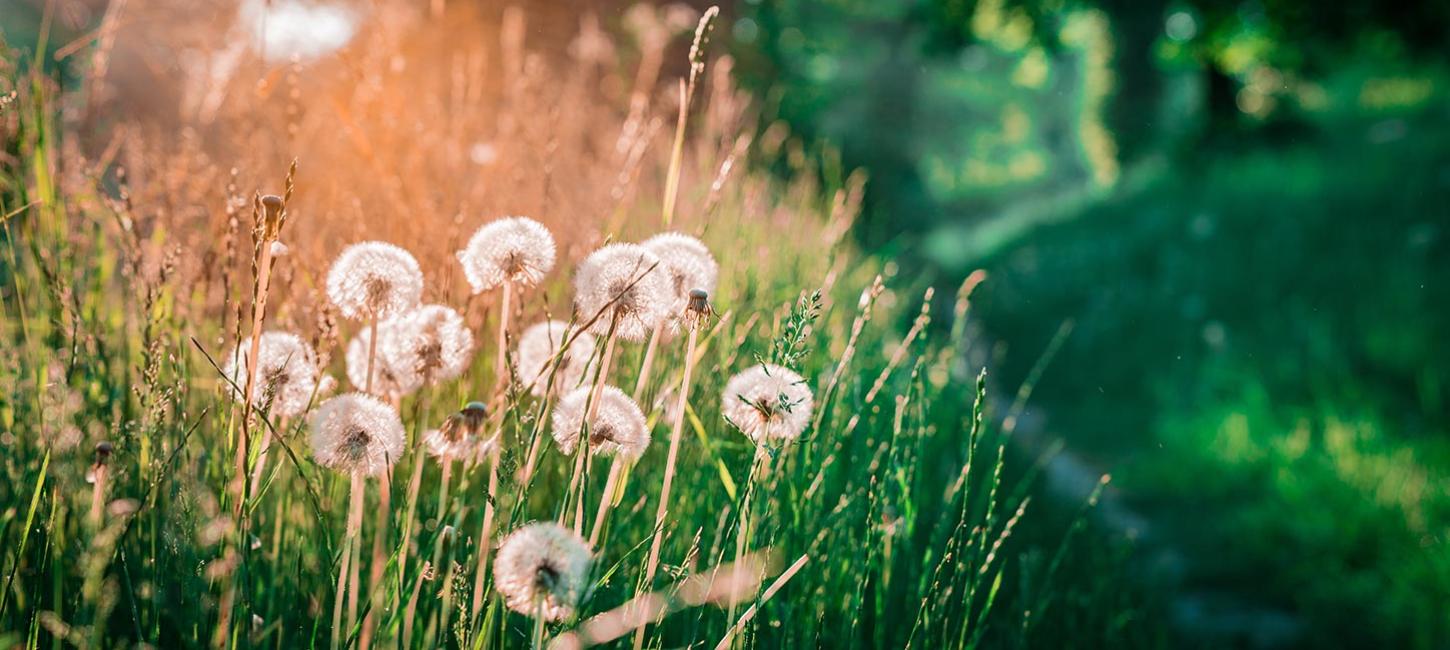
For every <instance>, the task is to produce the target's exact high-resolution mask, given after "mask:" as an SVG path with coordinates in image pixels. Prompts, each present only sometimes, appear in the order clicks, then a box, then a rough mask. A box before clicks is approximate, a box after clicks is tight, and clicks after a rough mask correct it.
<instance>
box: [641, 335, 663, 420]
mask: <svg viewBox="0 0 1450 650" xmlns="http://www.w3.org/2000/svg"><path fill="white" fill-rule="evenodd" d="M664 328H665V323H664V321H660V322H659V323H656V324H655V328H654V331H653V332H651V333H650V335H649V343H648V344H646V345H645V348H644V361H642V362H640V364H639V379H638V380H636V381H635V382H634V401H636V402H638V401H640V398H641V397H644V387H645V386H646V385H648V384H649V373H650V368H651V366H653V365H654V359H655V350H656V349H657V348H658V347H659V344H660V337H661V336H662V335H663V333H664Z"/></svg>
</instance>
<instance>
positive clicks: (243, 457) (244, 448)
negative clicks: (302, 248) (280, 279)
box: [234, 237, 272, 512]
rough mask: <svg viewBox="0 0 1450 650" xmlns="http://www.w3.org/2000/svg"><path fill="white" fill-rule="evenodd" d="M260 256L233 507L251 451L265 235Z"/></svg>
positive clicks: (267, 270)
mask: <svg viewBox="0 0 1450 650" xmlns="http://www.w3.org/2000/svg"><path fill="white" fill-rule="evenodd" d="M260 247H261V249H262V250H261V256H260V257H259V258H258V261H257V295H256V299H255V300H254V301H253V303H252V341H251V343H252V345H251V350H250V352H249V354H248V356H247V381H246V384H245V385H244V387H243V389H242V405H243V406H242V431H241V438H239V439H238V440H237V478H236V480H237V482H238V486H237V497H238V498H237V503H236V505H235V506H234V509H235V510H236V511H237V512H240V511H241V508H242V503H241V496H242V495H243V494H245V493H246V488H245V487H243V486H245V485H246V483H245V481H246V479H247V455H248V454H249V453H251V444H250V443H251V440H250V439H249V437H250V434H251V427H250V425H249V422H251V419H252V418H251V412H250V408H251V404H252V397H253V395H255V394H256V391H257V363H258V359H259V358H260V357H261V355H262V323H263V321H264V320H266V317H267V294H268V293H269V291H270V285H271V283H272V245H271V243H270V242H269V241H268V240H267V239H266V238H265V237H264V238H263V240H262V243H261V246H260Z"/></svg>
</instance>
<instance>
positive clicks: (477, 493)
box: [0, 2, 1157, 648]
mask: <svg viewBox="0 0 1450 650" xmlns="http://www.w3.org/2000/svg"><path fill="white" fill-rule="evenodd" d="M47 6H55V5H53V4H48V5H47ZM293 19H295V20H301V21H304V22H309V21H310V22H312V23H313V24H316V25H330V24H331V23H330V22H329V21H337V20H342V21H343V23H341V24H342V27H340V28H339V29H343V28H345V29H344V31H346V32H347V34H346V38H344V39H343V40H344V43H341V44H337V45H336V46H335V47H331V48H324V45H326V44H325V43H324V44H323V45H318V44H317V43H315V42H313V43H311V44H310V45H308V44H303V45H301V46H299V45H298V44H296V43H292V42H291V41H289V40H288V39H287V38H286V35H285V34H283V35H281V36H277V37H276V38H271V37H266V32H265V31H264V32H263V37H258V36H257V35H256V34H254V33H253V32H251V31H248V29H249V27H248V25H249V24H250V23H246V22H245V21H230V20H223V19H219V18H216V17H215V15H213V14H212V13H210V12H209V11H208V10H207V9H206V8H205V7H199V6H193V5H191V4H189V3H184V2H173V3H150V4H143V3H131V4H130V5H129V6H128V4H127V3H120V2H118V3H112V4H110V5H104V12H103V13H98V14H96V15H93V16H89V17H88V20H89V21H90V22H89V23H86V24H90V25H93V26H96V28H95V30H94V31H87V32H85V33H84V34H83V35H81V36H75V37H74V38H73V40H66V41H64V42H62V40H61V37H60V36H59V35H60V34H62V33H64V25H65V24H66V20H67V15H65V14H64V13H63V12H62V13H56V14H51V13H46V14H45V15H44V16H43V21H42V22H41V28H40V29H39V30H38V31H37V32H36V36H37V41H36V42H35V43H23V44H21V43H10V44H7V47H6V48H5V49H4V50H3V52H0V147H3V149H0V216H3V230H0V237H3V259H0V303H3V319H0V354H3V363H0V395H3V396H4V399H3V401H0V436H3V445H4V454H3V462H0V474H3V480H0V549H3V550H0V580H3V581H4V582H3V591H0V644H3V645H5V646H6V647H25V648H41V647H47V648H60V647H156V648H161V647H202V646H210V647H272V648H298V647H329V648H339V647H373V646H378V647H428V648H433V647H468V648H492V647H544V646H547V647H557V648H576V647H585V646H589V645H596V644H610V645H612V647H633V648H641V647H683V646H688V647H717V648H731V647H780V648H796V647H919V648H945V647H950V648H969V647H985V646H991V647H1000V646H1016V645H1030V644H1043V645H1056V646H1061V645H1062V644H1064V643H1068V642H1072V643H1073V644H1074V645H1079V646H1082V645H1114V644H1116V643H1118V642H1126V640H1128V639H1130V638H1131V639H1133V640H1136V641H1145V640H1147V641H1148V642H1147V643H1143V644H1152V643H1151V640H1152V639H1154V638H1157V637H1155V636H1154V634H1153V633H1151V632H1144V630H1145V629H1151V624H1149V623H1142V622H1141V621H1139V623H1142V625H1135V624H1130V622H1132V621H1134V614H1133V612H1134V611H1136V610H1135V609H1134V607H1136V605H1134V603H1133V601H1132V599H1131V598H1130V597H1128V596H1124V595H1123V594H1125V593H1130V592H1131V589H1130V588H1128V587H1123V588H1121V589H1118V588H1112V589H1111V590H1112V592H1113V593H1114V596H1113V597H1112V598H1099V599H1094V598H1093V597H1092V596H1091V595H1092V594H1101V593H1105V590H1106V589H1109V588H1110V586H1109V584H1108V583H1106V582H1105V581H1106V580H1107V579H1108V578H1109V577H1110V576H1112V575H1115V574H1114V573H1113V571H1115V570H1116V569H1114V568H1112V566H1113V564H1112V563H1111V562H1106V561H1104V560H1102V558H1087V557H1086V555H1084V553H1083V552H1082V551H1083V549H1084V548H1086V547H1084V546H1082V544H1084V543H1086V542H1084V540H1083V536H1082V535H1080V532H1081V530H1082V528H1083V526H1082V525H1073V524H1072V523H1071V522H1072V521H1078V522H1079V523H1081V522H1082V521H1083V520H1082V519H1078V518H1074V517H1071V516H1070V517H1069V519H1068V525H1065V526H1064V525H1062V523H1061V522H1055V523H1052V524H1050V525H1049V523H1047V521H1046V520H1045V519H1044V520H1042V521H1040V522H1037V523H1034V522H1035V520H1036V519H1037V517H1036V515H1035V513H1036V512H1037V507H1036V504H1035V503H1034V502H1033V497H1032V490H1031V486H1032V484H1033V481H1034V478H1033V476H1034V471H1033V469H1032V466H1031V464H1030V463H1029V464H1027V465H1026V466H1024V467H1020V468H1018V469H1016V470H1008V469H1007V460H1008V456H1009V453H1008V452H1007V448H1008V445H1007V440H1006V439H1005V437H1004V436H1003V435H1002V434H1001V433H1000V432H999V429H998V428H997V427H996V426H995V425H994V424H993V423H994V422H995V421H996V420H997V418H996V417H995V416H994V414H992V413H988V412H987V410H988V409H987V400H986V399H985V398H984V391H985V388H984V387H985V386H986V380H985V377H986V373H988V372H990V369H987V368H983V367H981V366H980V365H974V364H972V363H969V362H968V359H969V358H970V357H969V355H968V354H967V349H966V348H967V347H969V346H970V342H969V337H968V336H966V334H965V330H964V328H965V323H966V319H965V318H964V316H965V314H966V313H967V312H968V311H969V310H970V309H971V304H972V303H971V299H972V292H973V289H974V288H975V287H976V285H977V284H978V282H980V280H981V276H980V275H974V276H972V277H971V278H969V279H968V281H967V282H965V283H963V284H961V285H960V288H959V289H958V290H957V291H956V292H955V295H946V294H949V293H951V292H950V291H938V290H935V289H933V288H932V287H931V286H930V285H929V284H928V283H926V282H925V281H923V280H922V279H921V278H920V277H919V276H917V275H915V274H913V273H908V272H902V267H901V265H899V264H898V263H897V262H896V261H894V260H893V259H891V258H890V257H887V256H883V255H880V254H874V253H868V252H865V251H863V250H862V249H861V248H860V247H859V246H858V245H857V244H856V240H855V239H854V238H853V237H851V236H849V235H850V233H851V230H852V227H853V224H854V222H855V220H856V218H857V215H858V213H859V211H860V208H861V202H862V192H863V185H864V183H865V182H866V181H865V179H864V176H862V175H861V174H858V173H853V172H851V171H850V170H848V169H844V168H843V167H842V166H841V165H839V164H832V163H831V158H830V154H829V152H827V153H825V154H821V153H820V152H819V151H818V150H815V149H810V150H808V149H807V148H806V147H805V146H804V145H803V143H802V141H801V140H800V139H798V138H795V137H794V136H792V134H791V133H790V131H789V129H788V128H787V127H786V126H785V125H784V124H779V123H777V124H771V123H770V122H769V121H768V120H766V121H765V125H764V127H763V128H762V127H761V123H762V119H761V118H762V113H761V112H760V109H759V108H758V105H757V104H756V102H755V100H754V99H753V98H752V97H750V96H748V95H746V94H744V93H742V92H741V91H739V90H737V89H736V88H735V86H734V82H733V80H732V59H731V58H730V57H729V56H726V55H723V54H721V48H719V47H716V46H715V45H714V44H713V42H712V28H714V27H715V22H716V21H718V20H719V18H718V17H717V14H716V13H715V12H714V11H713V10H709V11H704V12H700V11H694V10H689V9H685V8H682V7H668V8H657V7H654V6H652V5H642V6H640V7H636V8H633V9H629V10H628V11H627V13H624V14H623V18H619V17H615V18H614V19H611V20H610V21H609V24H608V25H601V21H600V20H599V19H598V18H597V17H596V16H594V15H593V14H589V13H570V12H560V11H557V10H554V11H539V12H536V13H531V12H530V10H528V9H523V8H507V9H502V10H492V9H490V10H474V9H471V8H470V6H468V5H462V4H459V5H455V4H453V3H449V4H448V5H447V6H445V5H444V3H442V2H435V3H431V6H430V5H429V3H405V2H379V3H373V5H372V6H371V7H370V8H369V9H368V10H367V11H366V12H363V11H358V12H356V13H348V14H346V15H343V16H341V17H339V16H337V15H329V14H325V13H318V14H307V15H303V16H301V17H300V18H299V17H293ZM274 20H281V19H280V18H274ZM80 22H82V23H85V21H84V20H81V21H80ZM621 26H622V27H621ZM273 28H274V29H281V28H280V27H277V26H276V25H275V24H274V25H273ZM262 29H263V30H265V29H267V27H266V26H265V23H263V27H262ZM47 39H53V40H50V41H49V42H47ZM288 47H291V48H292V49H288ZM269 48H271V49H270V50H269ZM317 48H323V49H317ZM822 155H824V161H825V162H824V164H822V163H821V160H822V159H823V158H822V157H821V156H822ZM934 292H935V293H937V294H938V295H933V294H934ZM943 306H945V307H946V310H945V313H943V311H944V310H943V309H942V307H943ZM550 322H552V325H549V324H547V323H550ZM536 325H542V327H535V326H536ZM582 440H588V442H589V444H587V445H584V444H581V441H582ZM1106 480H1107V479H1106V477H1104V478H1103V482H1102V483H1100V484H1099V485H1100V486H1101V485H1103V484H1105V483H1106ZM1095 499H1096V492H1095V493H1094V494H1093V495H1092V496H1091V497H1090V498H1088V499H1085V500H1084V501H1083V502H1082V503H1079V504H1076V505H1072V506H1071V507H1069V510H1074V509H1076V508H1089V507H1091V504H1092V502H1093V501H1094V500H1095ZM1024 527H1035V533H1034V534H1033V535H1031V536H1024V537H1022V539H1021V541H1020V542H1019V541H1018V537H1014V535H1018V533H1019V532H1020V531H1021V530H1022V529H1023V528H1024ZM1080 557H1083V558H1086V559H1082V560H1081V561H1079V559H1078V558H1080ZM1099 566H1102V567H1103V568H1102V570H1101V571H1099V570H1098V569H1097V568H1096V567H1099ZM1088 567H1094V568H1092V569H1091V570H1088ZM1130 629H1131V631H1130Z"/></svg>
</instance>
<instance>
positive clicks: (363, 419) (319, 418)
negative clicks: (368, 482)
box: [312, 393, 405, 476]
mask: <svg viewBox="0 0 1450 650" xmlns="http://www.w3.org/2000/svg"><path fill="white" fill-rule="evenodd" d="M404 437H405V434H404V432H403V421H402V420H401V419H400V418H399V417H398V412H397V411H395V410H393V407H391V406H389V405H387V404H386V403H384V402H383V401H382V400H379V399H378V398H376V397H373V396H371V395H364V394H362V393H348V394H346V395H338V396H337V397H334V398H332V399H329V400H327V401H325V402H323V403H322V404H321V405H320V406H318V407H317V410H316V411H315V412H314V413H313V414H312V457H313V458H314V459H316V460H317V464H319V465H322V466H323V467H330V468H332V469H335V470H337V471H339V472H344V473H348V474H360V475H362V476H378V475H380V474H383V473H384V472H386V471H387V470H388V468H389V467H392V465H393V463H395V462H397V461H398V458H400V457H401V456H402V455H403V438H404Z"/></svg>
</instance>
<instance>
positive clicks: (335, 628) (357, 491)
mask: <svg viewBox="0 0 1450 650" xmlns="http://www.w3.org/2000/svg"><path fill="white" fill-rule="evenodd" d="M362 509H363V478H362V476H360V475H358V474H356V473H354V474H353V475H352V477H351V479H350V486H349V499H348V508H347V529H346V530H347V533H346V536H345V538H344V541H343V546H342V564H341V565H339V566H338V569H337V593H336V595H335V596H334V597H333V598H334V600H333V604H332V648H333V650H337V648H338V647H339V646H340V645H341V644H342V641H343V639H345V638H346V637H347V631H346V630H347V629H346V628H343V627H342V610H343V601H344V600H345V599H346V596H347V592H348V590H349V587H350V585H351V584H352V580H351V576H352V556H353V547H354V546H356V545H357V534H358V530H359V529H360V528H361V527H362ZM349 627H351V626H349Z"/></svg>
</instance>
